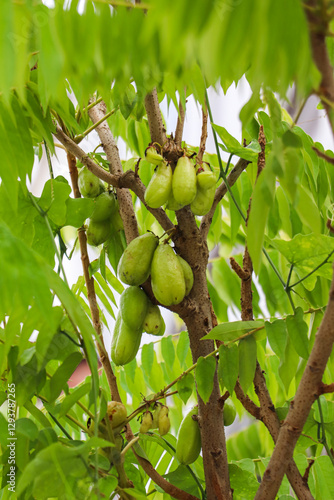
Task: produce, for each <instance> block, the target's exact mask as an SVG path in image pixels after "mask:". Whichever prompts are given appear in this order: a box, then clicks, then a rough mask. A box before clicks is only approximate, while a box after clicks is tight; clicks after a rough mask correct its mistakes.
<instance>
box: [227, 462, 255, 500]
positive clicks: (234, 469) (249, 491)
mask: <svg viewBox="0 0 334 500" xmlns="http://www.w3.org/2000/svg"><path fill="white" fill-rule="evenodd" d="M228 472H229V476H230V481H231V488H233V491H234V494H235V495H236V496H237V498H242V499H244V500H252V499H253V498H254V496H255V494H256V492H257V490H258V487H259V483H258V481H257V478H256V476H255V475H254V474H252V473H251V472H248V471H247V470H245V469H242V468H241V467H238V466H237V465H235V464H229V466H228Z"/></svg>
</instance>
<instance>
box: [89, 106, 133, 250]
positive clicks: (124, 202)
mask: <svg viewBox="0 0 334 500" xmlns="http://www.w3.org/2000/svg"><path fill="white" fill-rule="evenodd" d="M105 114H106V106H105V104H104V102H103V101H102V102H100V103H99V104H97V105H96V106H94V107H93V108H91V109H90V110H89V116H90V119H91V120H92V122H93V123H96V122H98V121H99V120H101V119H102V118H103V117H104V116H105ZM96 131H97V133H98V135H99V138H100V141H101V143H102V147H103V149H104V151H105V153H106V155H107V159H108V162H109V170H110V172H111V173H112V174H114V175H117V176H121V175H122V174H123V168H122V163H121V159H120V156H119V151H118V147H117V144H116V141H115V139H114V136H113V135H112V133H111V130H110V128H109V126H108V123H107V121H104V122H102V123H101V124H100V125H98V126H97V127H96ZM116 194H117V198H118V201H119V211H120V215H121V217H122V220H123V225H124V232H125V237H126V241H127V242H128V243H130V241H131V240H133V239H134V238H136V237H137V236H139V232H138V226H137V219H136V216H135V212H134V209H133V204H132V196H131V193H130V191H129V190H128V189H120V188H116Z"/></svg>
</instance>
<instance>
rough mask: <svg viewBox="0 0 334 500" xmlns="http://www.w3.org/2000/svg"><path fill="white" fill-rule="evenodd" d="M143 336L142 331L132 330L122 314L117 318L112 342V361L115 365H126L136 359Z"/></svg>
mask: <svg viewBox="0 0 334 500" xmlns="http://www.w3.org/2000/svg"><path fill="white" fill-rule="evenodd" d="M141 335H142V330H141V329H138V330H134V329H133V328H130V327H129V326H128V325H127V323H126V322H125V321H123V319H122V316H121V315H120V314H119V315H118V316H117V318H116V323H115V328H114V333H113V337H112V340H111V359H112V361H113V362H114V363H115V365H126V364H127V363H130V361H132V360H133V359H134V358H135V357H136V354H137V352H138V349H139V346H140V341H141Z"/></svg>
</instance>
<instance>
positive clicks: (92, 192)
mask: <svg viewBox="0 0 334 500" xmlns="http://www.w3.org/2000/svg"><path fill="white" fill-rule="evenodd" d="M78 187H79V191H80V193H81V195H82V196H83V197H84V198H96V196H98V195H99V194H100V189H101V181H100V179H99V178H98V177H96V175H94V174H93V173H92V172H91V171H90V170H88V168H87V167H82V169H81V170H80V172H79V175H78Z"/></svg>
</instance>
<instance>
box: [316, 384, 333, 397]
mask: <svg viewBox="0 0 334 500" xmlns="http://www.w3.org/2000/svg"><path fill="white" fill-rule="evenodd" d="M331 392H334V382H333V383H332V384H321V385H320V387H319V395H321V394H329V393H331Z"/></svg>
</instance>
